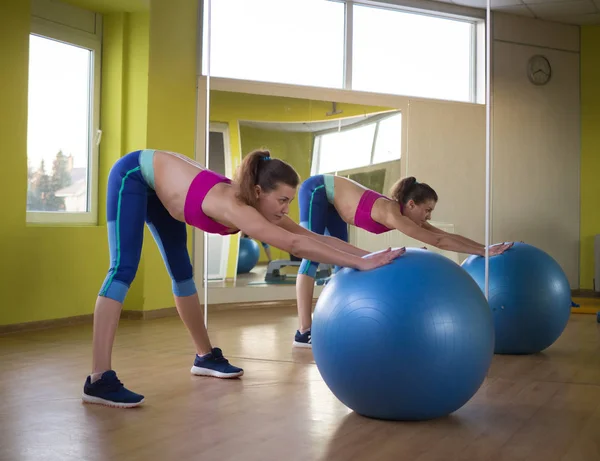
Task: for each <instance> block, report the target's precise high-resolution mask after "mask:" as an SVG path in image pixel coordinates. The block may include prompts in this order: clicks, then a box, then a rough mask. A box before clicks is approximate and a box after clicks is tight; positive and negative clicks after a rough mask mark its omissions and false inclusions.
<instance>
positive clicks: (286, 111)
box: [207, 0, 486, 341]
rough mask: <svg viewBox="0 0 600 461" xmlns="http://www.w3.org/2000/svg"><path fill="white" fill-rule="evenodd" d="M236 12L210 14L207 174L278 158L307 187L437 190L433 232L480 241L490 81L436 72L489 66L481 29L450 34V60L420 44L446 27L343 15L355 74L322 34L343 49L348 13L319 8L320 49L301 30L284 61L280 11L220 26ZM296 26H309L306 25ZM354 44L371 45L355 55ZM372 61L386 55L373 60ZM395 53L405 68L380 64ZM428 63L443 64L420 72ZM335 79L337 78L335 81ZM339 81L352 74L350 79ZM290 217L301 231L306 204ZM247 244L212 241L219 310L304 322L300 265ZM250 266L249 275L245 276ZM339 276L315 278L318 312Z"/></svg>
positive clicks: (356, 232)
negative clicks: (404, 183) (349, 182)
mask: <svg viewBox="0 0 600 461" xmlns="http://www.w3.org/2000/svg"><path fill="white" fill-rule="evenodd" d="M232 1H233V0H231V1H230V2H224V1H220V2H215V1H213V2H212V4H213V6H214V8H213V10H212V11H213V13H212V14H213V16H212V18H213V20H214V18H216V17H217V16H218V17H219V18H221V19H220V20H214V21H215V22H214V25H215V26H214V28H213V29H212V31H211V34H212V35H211V37H212V40H213V43H215V44H218V46H217V45H215V46H214V47H213V48H211V49H212V50H213V54H212V55H211V59H210V60H209V61H210V63H211V69H212V70H213V73H212V74H211V75H212V76H213V78H212V79H211V83H210V97H209V100H210V107H209V124H210V130H209V131H210V134H209V136H210V137H209V141H210V142H209V144H210V149H209V168H211V169H213V170H215V171H217V172H220V173H222V174H225V175H226V176H228V177H233V176H234V173H235V170H236V168H237V167H238V165H239V164H240V163H241V161H242V159H243V157H244V156H245V155H247V154H248V153H249V152H252V151H253V150H255V149H258V148H265V149H269V150H270V151H271V154H272V156H273V157H276V158H280V159H283V160H285V161H287V162H288V163H290V164H291V165H292V166H293V167H294V168H295V169H296V170H297V171H298V173H299V174H300V176H301V180H302V181H304V180H306V179H307V178H309V177H310V176H311V175H314V174H320V173H333V174H336V175H340V176H346V177H349V178H351V179H353V180H354V181H356V182H358V183H360V184H362V185H364V186H366V187H368V188H371V189H373V190H375V191H377V192H380V193H383V194H387V193H388V191H389V189H390V187H391V186H392V184H394V183H395V182H396V181H397V180H398V179H399V178H403V177H407V176H415V177H416V178H417V179H418V181H420V182H425V183H428V184H430V185H431V186H432V187H433V188H434V189H435V190H436V192H437V194H438V196H439V202H438V204H437V206H436V208H435V211H434V213H433V216H432V220H431V223H432V224H433V225H435V226H436V227H438V228H440V229H442V230H444V231H446V232H450V233H459V234H460V235H463V236H465V237H467V238H470V239H473V240H476V241H479V242H483V241H484V239H485V198H486V193H485V192H486V188H485V187H486V185H485V173H486V169H485V166H486V163H485V162H486V156H485V151H486V111H485V107H486V106H485V105H484V104H482V102H484V96H485V95H484V93H483V91H482V84H483V80H482V79H481V78H480V76H478V77H475V76H474V75H473V72H474V70H473V68H472V66H471V65H470V64H469V65H465V66H462V67H461V66H450V65H448V66H447V69H454V70H455V71H456V74H454V73H452V75H450V74H449V73H446V75H445V77H444V78H439V75H438V74H437V73H436V72H434V71H433V70H430V68H429V67H428V66H430V65H434V67H435V66H438V65H439V63H440V62H445V60H448V61H449V62H450V61H452V62H455V61H456V62H461V63H473V62H474V60H473V59H474V57H475V53H477V54H478V57H477V59H478V61H477V62H478V63H481V62H483V61H482V60H481V59H480V58H481V52H482V50H480V49H477V50H475V49H474V48H473V46H472V45H473V43H474V39H475V37H476V36H477V37H479V35H481V33H482V29H481V27H480V26H481V24H479V25H477V26H476V27H475V25H474V24H471V25H469V24H468V23H464V22H461V21H458V22H452V23H450V22H446V23H445V27H448V29H447V32H448V33H447V34H446V35H445V36H446V37H447V38H448V40H446V41H445V42H444V44H443V46H442V44H441V43H439V42H436V43H435V46H434V47H433V48H431V49H429V48H428V45H427V43H428V42H427V40H425V38H427V37H430V36H431V35H432V34H430V33H427V32H425V31H426V30H432V29H431V28H433V29H435V30H438V29H437V28H438V27H440V24H439V23H438V22H435V24H433V22H429V21H430V20H431V21H433V19H431V18H428V17H427V16H425V15H417V16H415V15H408V14H407V13H406V12H398V11H395V12H393V13H390V12H389V11H388V10H385V9H380V8H369V7H367V6H365V5H354V6H352V4H350V3H349V4H347V5H346V6H345V7H346V8H350V9H353V11H354V13H353V14H354V16H353V17H354V20H356V24H357V27H355V28H354V31H353V34H354V35H353V37H354V39H355V41H354V45H353V46H354V47H355V48H353V49H352V50H345V52H349V51H351V52H352V53H353V58H352V60H350V61H348V62H346V61H344V56H343V53H344V48H343V47H342V46H341V45H340V47H337V46H333V45H332V43H333V42H332V41H330V40H326V39H324V38H323V36H322V33H325V32H324V31H331V30H333V29H335V30H336V32H335V34H333V35H335V36H339V35H340V34H342V35H343V31H344V27H343V25H344V21H345V19H344V16H343V14H342V15H341V16H340V12H341V13H343V12H344V5H343V3H340V4H336V3H337V2H326V1H324V0H323V1H315V2H313V3H312V4H311V8H317V7H318V8H323V10H319V11H320V14H314V13H313V14H312V18H313V19H314V17H315V16H318V17H319V18H320V19H322V18H325V17H327V18H329V19H327V21H324V22H325V23H326V24H327V25H328V27H326V28H325V27H323V28H321V29H319V33H315V34H314V36H315V37H320V38H319V39H315V40H316V41H315V43H313V42H310V43H309V41H308V40H312V39H313V38H314V37H312V35H311V34H306V33H304V30H302V31H300V32H298V33H297V35H298V38H299V39H298V40H296V41H294V40H292V39H291V38H290V37H287V38H286V40H287V41H286V42H285V43H286V45H285V46H286V47H287V48H286V49H285V52H283V51H281V52H275V51H274V48H275V46H274V43H273V40H272V37H274V36H276V34H274V32H273V31H274V28H275V27H283V28H286V27H287V28H291V27H292V25H283V20H284V19H285V17H284V16H281V17H280V16H278V13H277V11H278V10H276V5H279V2H271V3H269V2H267V1H266V0H265V1H260V2H258V1H257V2H255V3H254V4H253V6H252V8H248V9H247V10H246V9H244V10H242V9H240V8H241V6H240V5H242V4H243V5H246V4H245V3H244V2H240V3H239V4H236V5H238V6H240V8H237V7H236V9H235V11H237V14H236V15H234V16H235V17H236V18H237V19H236V22H235V23H234V22H232V21H233V19H232V18H231V15H225V14H224V13H223V11H225V10H226V9H227V8H231V9H233V7H232V5H233V3H232ZM267 3H269V5H267ZM226 4H227V5H229V6H227V5H226ZM267 6H268V7H267ZM244 8H247V5H246V6H245V7H244ZM261 8H265V9H264V10H261ZM338 10H339V11H338ZM314 11H317V10H314ZM242 13H243V14H242ZM267 13H268V14H267ZM297 13H298V14H299V15H300V14H303V13H302V12H300V11H297ZM328 14H330V15H331V17H330V16H327V15H328ZM252 15H258V16H260V17H261V20H262V21H263V23H264V24H263V25H265V24H267V23H268V24H271V27H266V26H265V27H262V28H258V30H256V28H252V29H251V30H248V29H246V27H247V25H248V24H249V23H251V22H252V21H251V20H250V18H251V17H252ZM286 17H287V16H286ZM224 18H227V21H225V19H224ZM274 18H277V20H275V19H274ZM335 18H337V19H335ZM383 18H385V19H386V20H389V21H391V23H392V24H393V25H394V27H389V28H387V29H386V30H388V32H389V35H384V36H381V37H380V38H378V39H376V43H372V42H370V41H369V38H370V37H375V36H378V35H377V34H378V33H379V32H380V30H381V27H380V23H381V20H383ZM334 19H335V20H334ZM294 21H295V22H302V21H300V20H299V19H298V17H296V18H294V20H293V21H292V22H294ZM334 23H335V24H337V26H336V27H337V28H335V27H333V24H334ZM225 24H227V27H225V26H224V25H225ZM219 25H220V26H219ZM399 25H402V27H400V26H399ZM232 28H235V29H236V30H239V31H240V34H242V33H245V34H246V35H245V36H247V42H246V41H245V42H244V43H241V44H240V43H239V42H236V41H232V40H230V37H229V33H230V31H231V29H232ZM428 28H429V29H428ZM392 30H394V31H403V32H398V34H400V35H399V36H398V35H394V34H392V32H391V31H392ZM409 30H410V33H409V32H408V31H409ZM361 31H362V32H361ZM382 33H383V32H382ZM403 33H407V34H409V36H410V38H411V40H412V41H413V42H415V43H416V42H418V43H420V45H422V46H423V47H424V48H423V49H422V50H421V49H419V50H420V51H419V50H417V48H418V46H417V44H415V51H414V52H411V53H409V54H407V55H403V54H402V52H404V51H405V50H406V48H405V47H403V48H402V50H399V49H396V48H394V47H395V45H394V44H396V43H404V41H406V39H407V37H405V36H403V35H402V34H403ZM386 34H387V32H386ZM419 34H423V40H415V39H414V37H421V35H419ZM288 35H290V36H291V35H292V34H288ZM311 37H312V38H311ZM402 37H404V38H402ZM449 37H453V39H452V40H453V41H450V40H449ZM342 38H343V37H342ZM479 38H481V37H479ZM288 39H289V40H288ZM374 40H375V39H374ZM359 43H362V44H363V45H362V46H361V47H359V46H358V44H359ZM325 44H326V45H325ZM467 45H468V46H467ZM282 46H283V45H282ZM388 46H389V49H388V48H386V47H388ZM375 49H376V50H378V53H372V52H371V51H372V50H375ZM215 50H217V51H215ZM323 50H324V51H323ZM453 50H454V51H453ZM380 53H381V54H380ZM386 53H387V54H386ZM390 53H393V54H394V55H395V56H397V57H398V59H395V60H387V59H381V56H382V55H389V54H390ZM320 54H323V56H320ZM432 54H433V55H435V56H437V58H436V59H437V60H432V59H421V57H422V56H426V55H432ZM274 56H275V57H274ZM317 57H318V58H319V59H317ZM348 64H350V66H348ZM330 65H331V66H332V67H334V68H335V69H337V70H336V72H338V74H340V75H338V74H335V75H334V73H332V72H329V69H330V67H329V66H330ZM340 68H342V69H345V71H344V72H345V73H344V75H341V71H340ZM461 69H462V70H461ZM454 70H453V71H452V72H454ZM449 72H450V71H449ZM300 77H302V78H300ZM329 77H331V79H329ZM342 77H343V78H342ZM349 84H350V86H346V85H349ZM302 85H304V86H302ZM309 85H310V86H309ZM343 88H346V89H343ZM350 88H352V89H350ZM378 92H379V93H378ZM394 92H395V93H394ZM392 93H394V94H392ZM408 94H410V95H412V96H407V95H408ZM289 215H290V217H291V218H292V219H293V220H294V221H295V222H297V223H299V222H300V216H299V209H298V194H297V195H296V198H295V200H294V201H293V203H292V205H291V207H290V212H289ZM241 237H242V236H240V235H239V234H236V235H233V236H219V235H209V236H208V247H207V255H208V256H207V258H208V299H209V301H208V302H209V306H210V309H211V310H212V309H220V308H221V307H223V306H228V305H235V306H236V308H239V307H259V306H260V305H266V304H269V303H271V304H277V305H282V304H285V305H286V306H290V307H293V309H295V305H296V286H295V281H296V276H297V274H298V268H299V265H300V261H298V260H297V258H295V257H294V256H293V255H290V254H288V253H287V252H285V251H282V250H280V249H278V248H273V247H270V248H266V247H265V246H264V245H262V242H259V241H251V240H248V239H242V238H241ZM348 240H349V242H350V243H352V244H353V245H355V246H357V247H360V248H362V249H365V250H367V251H377V250H380V249H382V248H385V247H388V246H392V247H400V246H418V247H422V246H423V244H422V243H421V242H418V241H415V240H412V239H410V238H408V237H406V236H405V235H403V234H402V233H400V232H395V231H393V232H389V233H384V234H371V233H368V232H366V231H362V230H360V229H358V228H356V227H355V226H348ZM428 249H429V250H430V251H436V252H440V253H442V254H445V255H446V256H448V257H449V258H450V259H452V260H454V261H455V262H457V263H461V262H462V261H463V260H464V259H465V257H466V255H463V254H458V253H455V252H449V251H443V250H440V249H437V248H433V247H428ZM247 252H248V255H246V253H247ZM246 257H248V261H249V264H248V268H244V267H243V266H244V264H242V263H245V262H246V260H245V258H246ZM242 259H244V261H242ZM330 271H331V268H328V267H319V272H318V276H317V281H316V284H317V286H316V287H315V290H314V297H313V299H316V298H318V296H319V294H320V292H321V290H322V287H323V285H320V284H319V283H320V282H321V281H322V280H324V279H326V278H327V276H328V275H329V273H330ZM286 341H287V339H286Z"/></svg>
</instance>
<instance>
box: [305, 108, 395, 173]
mask: <svg viewBox="0 0 600 461" xmlns="http://www.w3.org/2000/svg"><path fill="white" fill-rule="evenodd" d="M401 138H402V114H401V113H400V112H396V113H394V114H393V115H389V114H384V115H377V116H371V117H370V118H369V119H367V121H366V122H359V123H356V124H354V125H347V126H346V127H344V128H341V129H340V130H334V131H327V132H324V133H317V134H316V136H315V142H314V149H313V161H312V168H311V175H315V174H322V173H336V172H339V171H345V170H351V169H355V168H360V167H364V166H368V165H374V164H377V163H383V162H389V161H394V160H399V159H400V155H401V146H400V141H401Z"/></svg>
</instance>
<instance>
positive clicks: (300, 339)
mask: <svg viewBox="0 0 600 461" xmlns="http://www.w3.org/2000/svg"><path fill="white" fill-rule="evenodd" d="M311 341H312V339H311V336H310V330H308V331H305V332H304V333H300V330H296V336H295V337H294V346H295V347H306V348H311V349H312V342H311Z"/></svg>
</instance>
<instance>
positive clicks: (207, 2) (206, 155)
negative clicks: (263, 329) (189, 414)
mask: <svg viewBox="0 0 600 461" xmlns="http://www.w3.org/2000/svg"><path fill="white" fill-rule="evenodd" d="M204 5H205V6H206V10H205V11H204V14H205V15H206V19H207V20H206V24H207V34H206V57H207V59H206V127H205V131H206V137H205V146H204V149H205V152H204V163H205V165H204V166H205V168H208V167H209V166H208V159H209V148H210V51H211V50H210V48H211V41H210V36H211V20H210V7H211V0H205V2H204ZM204 325H205V326H206V328H208V233H207V232H204Z"/></svg>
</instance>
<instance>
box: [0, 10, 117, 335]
mask: <svg viewBox="0 0 600 461" xmlns="http://www.w3.org/2000/svg"><path fill="white" fill-rule="evenodd" d="M29 30H30V2H23V1H21V0H5V1H3V2H0V69H2V72H0V91H1V92H2V97H1V98H0V99H1V100H2V104H0V152H1V154H0V170H2V171H4V172H5V174H4V175H3V179H2V181H0V193H1V194H2V196H3V197H4V198H5V200H4V202H3V207H2V225H1V226H0V237H1V241H2V242H3V245H2V263H1V264H0V293H2V301H1V305H2V307H1V309H0V325H5V324H13V323H22V322H28V321H34V320H46V319H53V318H58V317H70V316H75V315H81V314H87V313H91V312H92V311H93V307H94V300H95V297H96V293H97V291H98V289H99V287H100V284H101V283H102V279H103V277H104V274H105V273H106V269H107V262H108V256H107V255H108V249H107V245H106V241H107V238H106V231H105V230H104V229H103V228H102V227H96V226H81V227H72V226H44V225H36V226H33V225H27V224H26V217H25V211H26V198H27V179H26V178H27V97H28V95H27V91H28V85H27V80H28V59H29V51H28V50H29ZM100 174H101V178H102V177H104V178H105V177H106V171H104V170H102V169H101V171H100ZM67 253H70V254H67Z"/></svg>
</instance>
